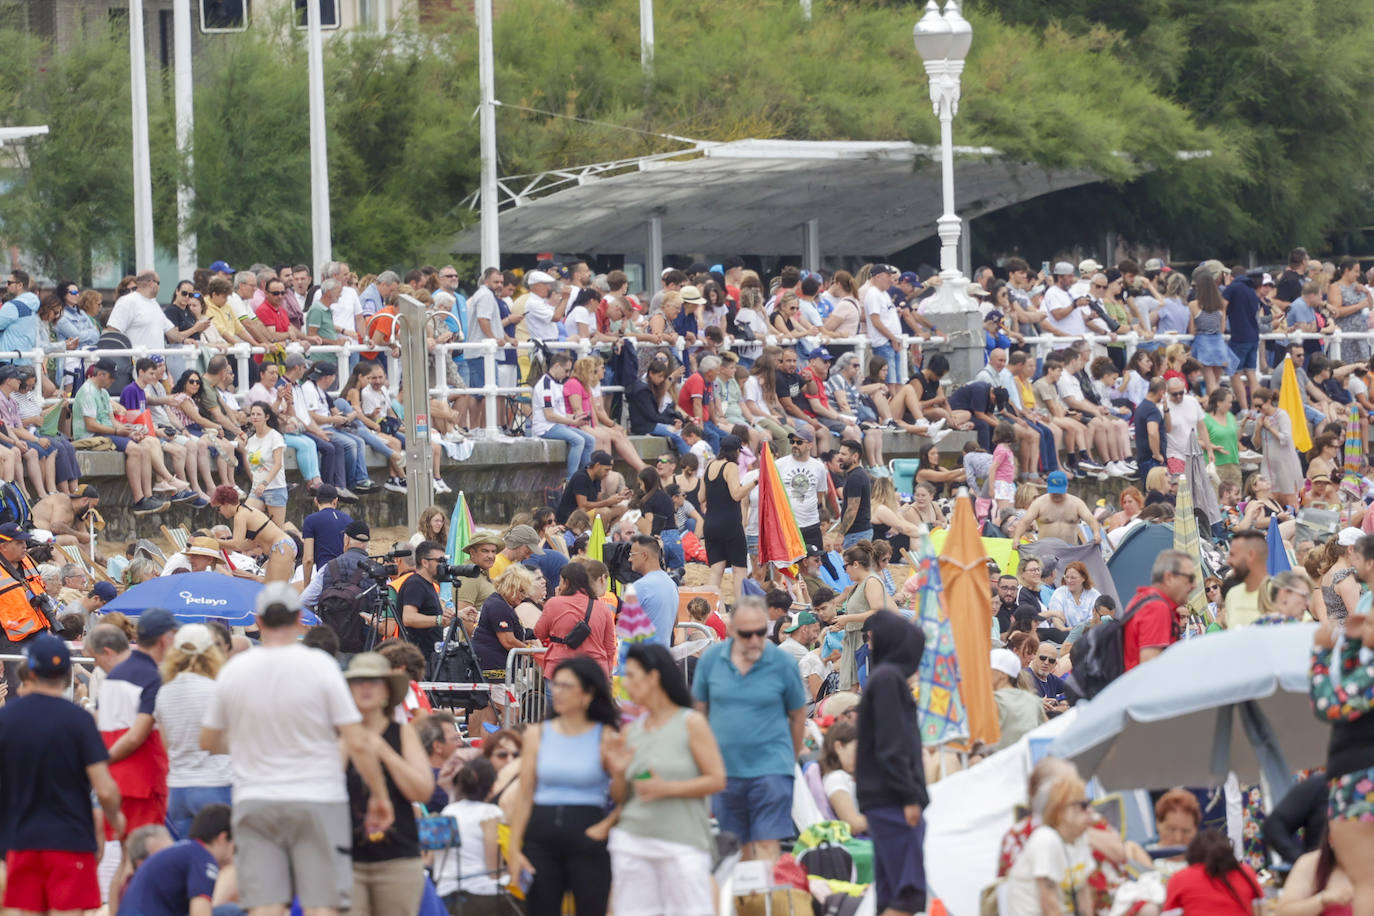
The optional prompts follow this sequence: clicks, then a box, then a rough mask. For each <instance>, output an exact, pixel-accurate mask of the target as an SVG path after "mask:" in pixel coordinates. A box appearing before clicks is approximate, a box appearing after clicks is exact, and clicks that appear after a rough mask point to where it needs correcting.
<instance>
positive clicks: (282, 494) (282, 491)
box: [262, 487, 286, 509]
mask: <svg viewBox="0 0 1374 916" xmlns="http://www.w3.org/2000/svg"><path fill="white" fill-rule="evenodd" d="M262 501H263V503H264V504H265V505H268V506H271V507H272V508H274V509H281V508H284V507H285V506H286V487H268V488H267V489H266V490H263V491H262Z"/></svg>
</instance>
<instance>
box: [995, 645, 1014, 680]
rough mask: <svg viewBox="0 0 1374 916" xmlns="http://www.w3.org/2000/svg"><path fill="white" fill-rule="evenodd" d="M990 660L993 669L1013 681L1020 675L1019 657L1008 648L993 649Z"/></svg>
mask: <svg viewBox="0 0 1374 916" xmlns="http://www.w3.org/2000/svg"><path fill="white" fill-rule="evenodd" d="M991 662H992V670H993V671H1000V672H1002V673H1003V674H1005V675H1006V676H1007V677H1009V678H1011V679H1012V680H1013V681H1014V680H1016V679H1017V678H1018V677H1020V676H1021V659H1019V658H1017V657H1016V653H1015V652H1013V651H1011V650H1010V649H993V650H992V657H991Z"/></svg>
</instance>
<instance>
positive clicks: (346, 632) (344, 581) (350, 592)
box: [315, 557, 371, 653]
mask: <svg viewBox="0 0 1374 916" xmlns="http://www.w3.org/2000/svg"><path fill="white" fill-rule="evenodd" d="M340 559H341V557H335V558H334V559H332V560H330V561H329V564H328V565H327V566H326V567H325V570H324V572H323V573H322V574H323V575H326V576H328V577H329V585H327V586H325V588H324V589H323V590H322V591H321V592H320V597H319V598H318V599H317V600H316V602H315V616H316V617H318V618H320V622H321V623H323V624H325V625H326V626H328V627H329V628H330V629H331V630H333V631H334V633H335V635H336V636H338V637H339V651H340V652H344V653H353V652H363V651H365V650H366V647H367V630H368V628H367V625H366V624H364V623H363V619H362V617H360V616H358V612H359V611H362V610H363V609H364V604H365V603H366V602H365V601H364V596H365V595H366V593H367V592H368V591H369V590H370V588H371V584H370V583H369V582H367V581H366V577H367V572H366V570H364V569H363V566H362V564H361V563H359V564H358V565H357V566H355V567H354V569H353V574H352V575H351V576H349V577H347V578H344V577H343V576H341V575H340V573H339V560H340Z"/></svg>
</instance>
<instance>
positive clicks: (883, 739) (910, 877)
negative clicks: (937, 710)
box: [854, 611, 930, 916]
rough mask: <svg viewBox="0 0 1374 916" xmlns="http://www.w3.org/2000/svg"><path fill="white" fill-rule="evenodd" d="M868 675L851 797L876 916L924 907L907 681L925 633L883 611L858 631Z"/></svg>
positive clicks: (917, 770) (916, 750) (923, 799)
mask: <svg viewBox="0 0 1374 916" xmlns="http://www.w3.org/2000/svg"><path fill="white" fill-rule="evenodd" d="M864 631H865V634H866V636H867V639H868V641H869V646H870V652H871V654H870V656H869V665H870V669H869V675H868V683H867V685H866V686H865V687H864V692H863V697H862V699H860V700H859V748H858V752H857V754H856V755H855V756H856V759H857V763H856V765H855V769H854V783H855V791H856V794H857V795H858V799H857V800H858V803H859V810H860V811H862V812H863V814H864V816H865V817H867V818H868V830H869V835H870V836H871V837H872V838H873V864H874V878H875V884H876V890H877V904H878V911H879V913H880V914H881V916H899V914H908V916H909V914H912V913H919V912H922V911H923V910H925V908H926V873H925V857H924V851H923V849H922V847H923V845H924V842H925V832H926V831H925V821H924V820H922V818H921V813H922V812H923V811H924V809H925V807H926V805H927V804H928V803H929V801H930V797H929V796H928V795H927V794H926V782H925V766H924V763H923V760H922V756H921V728H920V724H919V722H918V721H917V718H916V701H915V699H913V697H912V694H911V685H910V683H909V682H910V680H911V677H912V675H914V674H915V673H916V671H917V669H919V668H920V666H921V653H922V652H923V651H924V650H925V642H926V640H925V634H924V633H923V632H922V631H921V628H920V627H918V626H915V625H913V624H911V623H908V622H907V621H906V620H904V619H903V618H902V617H900V616H898V615H897V614H894V613H892V612H891V611H878V612H877V613H875V614H874V615H873V616H872V617H870V618H868V621H867V622H866V623H865V624H864Z"/></svg>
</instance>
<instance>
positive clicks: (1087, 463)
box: [1078, 458, 1106, 473]
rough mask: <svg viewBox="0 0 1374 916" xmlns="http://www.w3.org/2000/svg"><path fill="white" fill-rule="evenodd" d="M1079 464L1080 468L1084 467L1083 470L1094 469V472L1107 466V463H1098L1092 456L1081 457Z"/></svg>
mask: <svg viewBox="0 0 1374 916" xmlns="http://www.w3.org/2000/svg"><path fill="white" fill-rule="evenodd" d="M1078 466H1079V467H1080V468H1082V469H1083V470H1085V471H1092V472H1094V473H1096V472H1097V471H1101V470H1105V468H1106V466H1105V465H1101V464H1098V463H1097V462H1096V461H1093V460H1092V459H1091V458H1079V459H1078Z"/></svg>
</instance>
